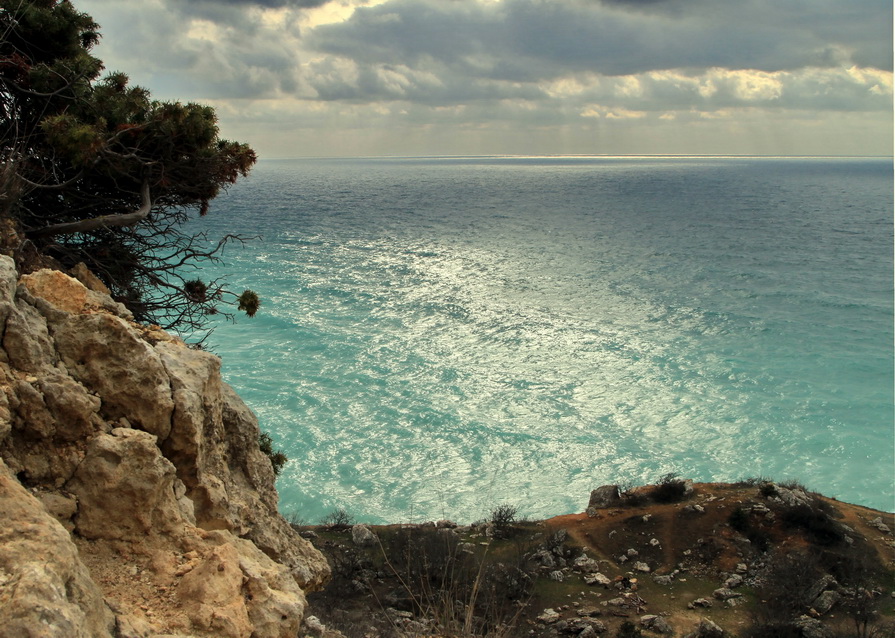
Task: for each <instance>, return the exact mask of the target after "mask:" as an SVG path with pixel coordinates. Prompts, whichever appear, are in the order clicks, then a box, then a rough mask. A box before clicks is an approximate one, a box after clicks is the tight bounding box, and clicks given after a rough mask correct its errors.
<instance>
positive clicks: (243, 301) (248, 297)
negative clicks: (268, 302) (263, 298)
mask: <svg viewBox="0 0 895 638" xmlns="http://www.w3.org/2000/svg"><path fill="white" fill-rule="evenodd" d="M238 301H239V310H242V311H243V312H244V313H246V314H247V315H248V316H249V317H254V316H255V313H256V312H258V306H260V305H261V302H260V301H259V300H258V295H257V294H255V293H254V292H253V291H251V290H245V291H243V293H242V294H241V295H240V296H239V299H238Z"/></svg>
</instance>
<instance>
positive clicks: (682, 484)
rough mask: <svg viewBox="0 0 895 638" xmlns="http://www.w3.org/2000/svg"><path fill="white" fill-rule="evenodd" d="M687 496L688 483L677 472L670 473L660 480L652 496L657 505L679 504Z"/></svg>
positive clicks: (651, 493)
mask: <svg viewBox="0 0 895 638" xmlns="http://www.w3.org/2000/svg"><path fill="white" fill-rule="evenodd" d="M686 494H687V482H686V481H685V480H684V479H682V478H679V477H678V475H677V473H676V472H670V473H668V474H666V475H665V476H663V477H662V478H661V479H659V482H658V483H656V485H655V487H654V488H653V490H652V492H650V496H651V497H652V499H653V500H654V501H656V502H657V503H677V502H678V501H680V500H682V499H683V498H684V496H685V495H686Z"/></svg>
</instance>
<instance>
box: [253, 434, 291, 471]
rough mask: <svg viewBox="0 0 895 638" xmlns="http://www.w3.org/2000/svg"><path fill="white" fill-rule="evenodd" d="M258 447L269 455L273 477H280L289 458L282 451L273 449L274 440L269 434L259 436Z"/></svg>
mask: <svg viewBox="0 0 895 638" xmlns="http://www.w3.org/2000/svg"><path fill="white" fill-rule="evenodd" d="M258 447H259V448H260V449H261V451H262V452H264V454H265V455H267V458H269V459H270V465H271V467H273V475H274V476H279V475H280V470H282V469H283V466H284V465H286V463H287V462H288V461H289V457H288V456H286V455H285V454H283V453H282V452H281V451H280V450H274V449H273V439H271V438H270V435H269V434H268V433H267V432H261V433H259V434H258Z"/></svg>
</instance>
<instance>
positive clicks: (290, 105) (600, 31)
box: [76, 0, 892, 155]
mask: <svg viewBox="0 0 895 638" xmlns="http://www.w3.org/2000/svg"><path fill="white" fill-rule="evenodd" d="M76 3H77V6H78V8H79V9H81V10H85V11H87V12H88V13H91V14H93V15H94V17H95V18H96V19H97V21H99V22H100V23H101V25H102V27H103V29H102V30H103V33H104V40H103V43H102V44H101V45H100V48H99V50H98V52H97V53H98V55H99V57H101V58H103V59H105V60H106V61H107V63H108V66H109V67H110V68H111V69H120V70H123V71H125V72H127V73H129V74H130V75H131V76H132V78H133V80H134V81H135V82H136V83H139V84H144V85H146V86H147V87H149V88H150V89H151V90H152V92H153V95H154V96H156V97H159V98H164V99H182V100H197V101H206V102H207V101H211V102H212V103H213V104H214V105H215V106H216V107H217V108H218V110H219V113H220V114H221V118H222V122H223V123H225V124H226V125H227V126H233V127H235V129H236V131H247V132H251V131H250V128H249V127H250V124H251V122H255V124H256V125H257V127H258V130H268V129H267V128H266V127H268V126H269V127H270V129H269V130H270V132H269V134H268V133H266V134H265V137H264V139H265V143H266V144H269V145H270V147H271V148H277V149H280V150H279V151H278V152H279V153H280V154H292V155H295V154H300V153H294V152H293V153H287V152H286V151H285V150H283V149H284V148H286V147H287V146H288V145H289V144H290V142H289V140H290V139H292V137H293V136H304V137H306V138H308V139H314V140H318V141H317V142H316V144H317V145H318V146H319V147H320V148H324V147H326V144H325V143H324V142H323V140H324V138H325V136H327V135H328V136H330V137H331V139H332V140H333V145H332V147H331V148H330V150H329V151H327V153H326V154H339V151H340V150H342V151H345V153H346V154H353V151H351V152H349V151H350V145H351V139H352V137H351V136H350V135H349V134H348V133H347V131H351V132H352V133H353V134H354V136H355V138H356V139H357V140H358V149H357V152H361V151H360V150H359V149H360V147H363V148H365V149H366V150H367V151H370V152H372V149H373V147H374V146H375V145H376V144H381V145H383V146H388V147H389V148H398V147H401V148H405V146H406V147H407V148H409V147H410V146H413V145H414V144H416V145H418V146H419V147H420V148H422V147H423V146H425V147H426V149H427V151H428V152H432V153H437V152H450V151H454V152H463V151H462V150H461V149H460V148H459V146H460V145H462V144H467V145H469V147H470V148H473V147H474V148H476V149H479V150H483V149H484V148H485V147H486V146H487V145H488V144H493V145H499V144H498V140H512V144H510V143H509V142H507V144H508V146H506V149H507V152H512V150H509V149H512V148H518V149H519V150H520V151H521V152H529V151H524V150H522V148H523V146H524V145H525V144H526V143H529V144H531V145H538V144H541V145H543V146H544V147H545V148H546V147H550V149H551V150H550V151H549V152H562V150H561V147H557V145H560V146H561V145H562V144H565V145H566V147H568V148H570V149H573V148H574V149H575V150H570V151H569V152H586V150H584V149H583V148H582V144H583V142H582V140H585V139H587V138H588V136H589V135H591V134H594V135H595V134H596V133H595V131H598V132H599V134H600V136H602V137H603V138H604V139H606V138H607V136H609V137H612V136H618V139H617V140H616V142H615V143H616V144H617V146H618V148H621V147H622V146H623V143H622V138H623V137H624V136H627V138H628V139H630V140H632V142H631V143H632V144H633V145H635V146H636V145H637V144H635V142H637V141H638V140H639V142H637V143H638V144H647V143H648V141H649V139H650V136H653V137H654V138H655V139H656V140H657V142H656V144H657V145H658V144H659V142H658V140H659V139H660V138H661V137H662V135H666V136H667V139H668V140H677V143H679V144H683V145H686V144H689V142H688V139H689V138H688V137H687V136H686V135H684V134H682V133H681V132H680V131H685V130H695V129H694V128H693V127H698V128H699V130H700V131H703V133H702V134H701V135H702V137H699V136H696V137H697V138H699V139H704V140H710V139H711V136H710V135H709V133H708V132H707V131H708V130H709V129H708V128H707V127H708V126H709V123H712V124H711V126H713V127H721V126H722V125H723V126H725V127H728V128H727V129H725V130H727V131H728V133H729V135H728V136H727V137H725V136H724V135H722V134H721V129H713V130H714V134H715V135H716V136H717V138H718V139H719V140H723V139H733V138H735V137H736V136H737V135H739V136H741V137H744V139H746V138H750V136H752V137H754V131H749V132H748V133H744V132H743V131H745V130H746V129H745V128H743V126H742V125H740V124H738V122H740V121H750V122H753V123H755V125H756V126H757V123H758V122H760V121H761V115H762V114H764V115H765V116H766V118H767V119H768V121H769V122H777V123H779V127H780V129H779V130H780V131H782V133H781V135H782V136H783V137H782V138H781V139H783V138H786V131H788V130H790V129H792V130H794V131H795V130H798V131H801V133H800V135H801V136H802V137H801V138H800V139H804V140H809V141H810V140H813V138H811V137H810V135H811V134H813V135H815V136H817V137H818V139H824V137H825V136H826V138H828V139H830V140H833V139H835V141H836V143H837V144H839V145H840V146H841V147H842V148H845V147H848V148H853V147H854V148H857V144H858V142H857V140H858V138H860V139H861V140H863V141H864V142H866V140H867V139H871V140H872V139H873V138H872V136H871V137H867V135H866V130H869V129H867V127H868V126H869V124H868V123H869V122H874V123H876V125H878V126H882V127H883V129H885V130H886V131H889V130H891V109H892V73H891V68H892V55H891V50H892V5H891V3H890V2H888V1H883V0H812V2H810V3H800V4H799V5H798V7H796V6H795V4H794V3H781V2H779V1H774V2H772V1H771V0H740V1H739V2H736V3H726V2H717V0H499V1H495V0H452V1H450V2H448V1H446V0H331V1H325V0H216V1H212V0H193V1H190V2H182V1H179V0H144V1H140V2H136V1H132V2H121V1H120V0H80V1H78V0H76ZM854 114H865V115H864V116H861V117H863V118H864V119H863V120H862V119H860V117H858V116H857V115H854ZM252 118H254V120H253V119H252ZM811 118H814V120H813V121H814V122H815V123H816V122H825V123H827V124H828V125H831V126H832V124H830V123H831V122H836V123H838V124H836V125H838V126H843V127H844V126H851V127H855V128H856V129H861V130H862V131H864V133H862V135H865V137H860V136H857V137H855V139H854V140H849V137H848V135H847V134H846V133H842V134H839V135H837V136H833V135H832V134H831V135H826V134H824V135H819V134H818V131H819V130H820V129H818V128H817V127H816V126H815V125H814V124H811V122H812V119H811ZM274 122H275V123H276V124H274ZM784 122H785V124H783V123H784ZM887 122H888V123H887ZM769 126H770V125H769ZM377 127H379V128H378V132H375V131H376V130H377ZM277 128H278V129H279V132H280V133H279V134H280V135H281V136H282V137H283V140H282V142H281V141H280V140H279V139H278V138H277V134H276V133H274V132H273V131H274V130H276V129H277ZM775 130H776V129H775ZM389 131H392V132H400V133H396V134H395V135H392V136H391V137H392V138H393V139H391V141H389ZM662 131H664V133H660V132H662ZM737 131H738V132H737ZM646 132H649V135H647V134H646ZM251 134H252V135H254V134H256V133H251ZM228 135H233V134H232V133H228ZM856 135H857V134H856ZM399 136H400V137H401V141H400V142H398V141H397V138H398V137H399ZM731 136H733V137H731ZM885 136H886V133H885V131H884V132H883V133H882V134H878V135H877V136H876V137H877V138H878V139H882V140H885V139H886V137H885ZM250 139H251V138H250ZM362 139H363V140H366V141H365V142H361V141H360V140H362ZM612 139H615V138H612ZM694 139H696V138H694ZM738 139H739V138H738ZM890 139H891V135H889V140H890ZM526 140H527V142H526ZM811 143H812V144H813V143H814V142H813V141H812V142H811ZM365 144H366V146H365ZM439 144H440V145H442V146H443V150H442V151H439V149H438V145H439ZM706 144H708V142H706ZM714 144H715V142H714V141H712V142H711V144H710V146H711V147H712V149H713V150H712V151H711V152H718V151H717V149H715V147H714V146H713V145H714ZM882 144H883V146H885V145H888V146H889V147H890V146H891V143H890V141H886V142H885V143H882ZM671 146H673V144H672V143H671V142H669V148H671ZM877 146H879V144H877ZM705 148H708V147H705ZM529 150H530V149H529ZM640 152H646V151H644V150H643V149H642V148H641V149H640ZM656 152H662V151H659V150H657V151H656ZM670 152H674V151H673V150H672V151H670Z"/></svg>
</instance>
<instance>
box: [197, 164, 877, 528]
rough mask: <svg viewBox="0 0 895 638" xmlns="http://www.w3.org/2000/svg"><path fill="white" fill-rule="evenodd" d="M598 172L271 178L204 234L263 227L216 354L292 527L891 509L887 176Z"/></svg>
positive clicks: (753, 167) (239, 195)
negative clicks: (266, 446) (703, 508)
mask: <svg viewBox="0 0 895 638" xmlns="http://www.w3.org/2000/svg"><path fill="white" fill-rule="evenodd" d="M585 159H586V158H585ZM585 159H579V160H578V161H575V162H562V161H559V160H552V159H541V160H529V162H533V163H520V162H516V161H509V160H506V161H503V160H491V163H490V164H488V163H483V162H482V161H480V160H476V161H475V162H472V163H464V162H463V161H461V160H456V159H454V160H450V161H448V160H442V161H435V160H419V161H417V162H410V161H406V162H403V163H402V162H400V161H386V160H378V161H374V160H367V161H365V162H362V161H356V162H342V163H339V162H322V163H313V162H293V163H271V164H262V166H260V167H259V168H258V170H257V172H256V175H255V177H254V178H253V179H252V180H249V181H248V182H246V183H245V184H240V185H238V186H237V187H236V188H234V189H233V191H232V192H231V194H230V195H229V196H228V197H227V198H225V199H224V201H223V202H222V204H221V205H219V209H218V210H217V211H214V213H213V214H212V215H210V216H209V217H208V218H207V221H206V220H202V222H201V223H202V224H204V225H206V227H208V228H209V229H211V230H214V229H215V228H216V227H218V228H221V229H226V230H227V231H229V232H245V233H248V232H259V231H260V232H262V233H263V234H264V240H263V241H262V242H259V243H257V244H252V245H250V246H249V247H248V248H247V249H245V250H238V251H233V252H231V253H229V254H228V255H227V262H228V263H227V265H226V266H225V267H222V268H221V272H226V273H229V274H230V277H231V280H232V282H233V287H234V288H239V287H240V286H247V287H251V288H253V289H255V290H257V291H258V292H259V294H260V295H261V297H262V303H263V305H262V309H261V311H260V312H259V313H258V316H257V317H256V318H255V319H254V320H251V321H249V320H246V319H241V320H240V321H239V322H237V323H236V324H226V323H225V324H221V325H219V326H218V327H217V329H216V331H215V333H214V335H213V336H212V338H211V343H212V344H213V347H214V350H215V351H216V352H217V353H218V354H220V355H222V357H223V361H224V374H225V376H226V378H227V379H228V381H229V382H230V383H231V384H232V385H233V386H234V387H235V388H236V389H237V391H238V392H239V393H240V394H241V395H242V396H243V398H244V399H245V400H246V401H247V402H248V403H249V405H250V406H251V407H252V409H253V410H254V411H255V412H256V413H257V414H258V416H259V418H260V421H261V423H262V427H263V428H264V429H266V430H269V431H270V432H271V433H272V434H273V437H274V439H275V441H276V442H277V444H278V445H279V446H280V447H282V448H283V449H284V451H285V452H286V453H287V454H288V456H289V457H290V459H291V461H290V462H289V464H287V466H286V468H285V469H284V471H283V474H282V476H281V478H280V480H279V482H278V487H279V490H280V494H281V510H283V511H284V512H290V511H296V512H298V513H299V514H300V515H301V516H303V517H304V518H305V519H307V520H310V521H316V520H318V519H319V518H320V517H322V516H323V515H324V514H326V513H327V512H328V511H330V510H332V509H333V508H335V507H345V508H346V509H348V510H349V511H350V512H352V513H353V514H355V515H356V516H357V517H358V518H360V519H362V520H366V521H371V522H383V521H403V520H410V519H414V520H421V519H426V518H429V519H431V518H440V517H441V516H443V515H444V516H449V517H452V518H455V519H458V520H463V521H469V520H474V519H477V518H481V517H483V516H485V515H486V514H487V512H489V511H490V509H492V508H493V507H494V506H495V505H497V504H500V503H504V502H506V503H512V504H514V505H518V506H519V508H520V511H522V512H524V513H525V514H528V515H531V516H546V515H552V514H559V513H564V512H570V511H581V510H582V509H583V508H584V506H585V505H586V502H587V498H588V495H589V492H590V490H591V489H593V488H594V487H596V486H598V485H600V484H602V483H606V482H616V481H623V480H632V481H634V482H649V481H654V480H656V479H658V478H659V477H660V476H661V475H663V474H665V473H667V472H672V471H676V472H679V473H680V474H682V475H684V476H688V477H693V478H695V479H701V480H709V479H713V480H736V479H739V478H743V477H745V476H750V475H758V474H764V475H771V476H774V477H776V478H778V479H781V480H782V479H785V478H791V477H797V478H799V479H800V480H802V481H803V482H805V483H806V484H808V485H809V486H810V487H813V488H815V489H820V490H822V491H825V492H827V493H830V494H831V495H834V496H837V497H840V498H843V499H845V500H854V501H860V502H862V503H864V504H869V505H873V506H876V507H881V508H884V509H892V503H891V500H892V497H891V490H892V485H891V469H892V466H893V458H892V447H893V445H892V443H893V441H892V429H891V423H892V369H891V352H892V348H891V346H892V344H891V314H892V304H891V228H890V227H889V225H888V221H887V220H888V215H889V211H890V209H891V205H892V203H891V166H890V165H887V164H886V163H884V162H880V163H877V164H872V163H866V162H865V163H860V162H854V163H851V164H849V163H841V162H840V163H838V164H837V163H832V164H829V163H828V164H824V163H818V162H815V163H811V162H804V161H803V162H802V163H798V162H795V161H789V162H783V163H779V162H778V163H769V162H767V161H765V162H762V161H757V160H750V161H746V160H741V161H739V163H733V164H732V163H731V160H728V161H723V160H714V161H711V160H707V159H705V160H699V161H696V160H693V159H692V158H689V159H687V160H671V159H656V158H649V159H645V160H641V161H636V160H632V159H624V160H615V161H609V160H607V159H606V158H601V159H599V160H592V161H585ZM837 171H838V172H837ZM887 171H888V172H887ZM840 173H842V175H840ZM837 179H838V181H836V180H837ZM847 206H850V207H851V208H850V209H849V212H848V215H849V217H848V218H847V219H846V218H843V217H842V216H843V215H844V214H845V213H843V211H844V210H846V207H847ZM844 230H848V231H849V232H852V233H854V234H851V235H848V234H844V233H843V232H842V231H844ZM868 466H871V467H874V468H876V470H875V471H873V472H868V471H867V469H866V468H867V467H868ZM887 477H888V478H887Z"/></svg>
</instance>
